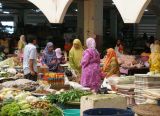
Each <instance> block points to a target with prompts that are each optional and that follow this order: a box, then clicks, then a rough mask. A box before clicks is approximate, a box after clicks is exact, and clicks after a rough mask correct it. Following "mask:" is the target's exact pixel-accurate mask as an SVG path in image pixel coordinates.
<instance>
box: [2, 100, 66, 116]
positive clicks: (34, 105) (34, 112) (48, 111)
mask: <svg viewBox="0 0 160 116" xmlns="http://www.w3.org/2000/svg"><path fill="white" fill-rule="evenodd" d="M0 116H63V115H62V111H61V110H60V109H59V108H58V107H56V106H54V105H51V104H50V103H49V102H47V101H36V102H31V103H29V102H27V101H26V100H21V101H15V100H13V99H7V100H5V101H4V102H3V107H2V108H1V112H0Z"/></svg>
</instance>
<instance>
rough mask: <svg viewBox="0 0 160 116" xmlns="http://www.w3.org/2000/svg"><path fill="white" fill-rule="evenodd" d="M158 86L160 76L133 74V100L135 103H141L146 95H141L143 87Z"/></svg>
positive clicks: (153, 87) (159, 85) (154, 87)
mask: <svg viewBox="0 0 160 116" xmlns="http://www.w3.org/2000/svg"><path fill="white" fill-rule="evenodd" d="M157 88H160V77H159V76H149V75H144V74H143V75H142V74H136V75H135V90H134V92H135V102H136V104H143V103H144V102H145V101H146V97H144V96H143V94H144V90H145V89H157Z"/></svg>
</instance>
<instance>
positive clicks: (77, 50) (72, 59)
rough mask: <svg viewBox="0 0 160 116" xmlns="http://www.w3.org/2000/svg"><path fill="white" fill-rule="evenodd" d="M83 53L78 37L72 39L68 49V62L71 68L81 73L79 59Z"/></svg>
mask: <svg viewBox="0 0 160 116" xmlns="http://www.w3.org/2000/svg"><path fill="white" fill-rule="evenodd" d="M82 54H83V47H82V44H81V41H80V40H79V39H75V40H74V41H73V46H72V48H71V50H70V51H69V64H70V66H71V68H72V69H74V70H75V71H77V72H78V73H79V74H80V73H81V65H80V62H81V59H82Z"/></svg>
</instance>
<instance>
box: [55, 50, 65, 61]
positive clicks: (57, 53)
mask: <svg viewBox="0 0 160 116" xmlns="http://www.w3.org/2000/svg"><path fill="white" fill-rule="evenodd" d="M55 52H56V56H57V59H58V61H59V63H60V64H64V63H65V62H66V61H65V57H64V55H63V54H62V50H61V48H57V49H55Z"/></svg>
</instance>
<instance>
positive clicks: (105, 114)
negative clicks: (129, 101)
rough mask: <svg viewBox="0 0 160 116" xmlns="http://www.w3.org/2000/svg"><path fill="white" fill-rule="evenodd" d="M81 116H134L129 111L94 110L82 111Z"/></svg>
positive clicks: (112, 109)
mask: <svg viewBox="0 0 160 116" xmlns="http://www.w3.org/2000/svg"><path fill="white" fill-rule="evenodd" d="M83 116H134V113H133V112H132V111H131V110H123V109H115V108H96V109H89V110H86V111H84V112H83Z"/></svg>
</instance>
